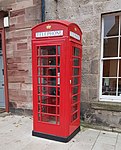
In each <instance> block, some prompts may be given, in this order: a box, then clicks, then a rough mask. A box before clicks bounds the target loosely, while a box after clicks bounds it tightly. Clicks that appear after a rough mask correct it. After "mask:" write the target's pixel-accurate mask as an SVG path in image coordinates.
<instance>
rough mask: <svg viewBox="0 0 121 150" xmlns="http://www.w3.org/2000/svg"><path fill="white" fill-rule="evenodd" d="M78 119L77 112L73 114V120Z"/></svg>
mask: <svg viewBox="0 0 121 150" xmlns="http://www.w3.org/2000/svg"><path fill="white" fill-rule="evenodd" d="M76 119H77V112H76V113H75V114H74V115H73V116H72V122H73V121H74V120H76Z"/></svg>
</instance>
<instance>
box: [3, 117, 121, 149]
mask: <svg viewBox="0 0 121 150" xmlns="http://www.w3.org/2000/svg"><path fill="white" fill-rule="evenodd" d="M54 149H56V150H121V134H118V133H113V132H106V131H101V130H94V129H88V128H82V130H81V131H80V132H79V133H78V134H77V135H76V136H75V137H74V138H73V139H72V140H71V141H69V142H68V143H61V142H57V141H52V140H47V139H43V138H38V137H34V136H32V119H31V117H27V116H17V115H8V116H4V117H0V150H54Z"/></svg>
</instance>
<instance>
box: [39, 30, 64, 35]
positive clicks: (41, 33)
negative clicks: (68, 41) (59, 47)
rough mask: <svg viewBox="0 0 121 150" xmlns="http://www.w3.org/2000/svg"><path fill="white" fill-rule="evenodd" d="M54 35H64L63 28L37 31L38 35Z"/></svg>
mask: <svg viewBox="0 0 121 150" xmlns="http://www.w3.org/2000/svg"><path fill="white" fill-rule="evenodd" d="M53 36H63V30H56V31H48V32H36V37H53Z"/></svg>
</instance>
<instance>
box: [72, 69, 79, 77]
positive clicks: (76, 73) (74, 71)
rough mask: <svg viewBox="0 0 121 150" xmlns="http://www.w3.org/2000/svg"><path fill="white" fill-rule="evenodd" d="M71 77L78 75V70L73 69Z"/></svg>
mask: <svg viewBox="0 0 121 150" xmlns="http://www.w3.org/2000/svg"><path fill="white" fill-rule="evenodd" d="M73 75H74V76H76V75H79V68H73Z"/></svg>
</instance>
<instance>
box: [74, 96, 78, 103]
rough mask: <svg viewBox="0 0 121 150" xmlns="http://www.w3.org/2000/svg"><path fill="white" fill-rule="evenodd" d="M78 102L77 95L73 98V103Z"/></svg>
mask: <svg viewBox="0 0 121 150" xmlns="http://www.w3.org/2000/svg"><path fill="white" fill-rule="evenodd" d="M77 101H78V95H76V96H73V103H75V102H77Z"/></svg>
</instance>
